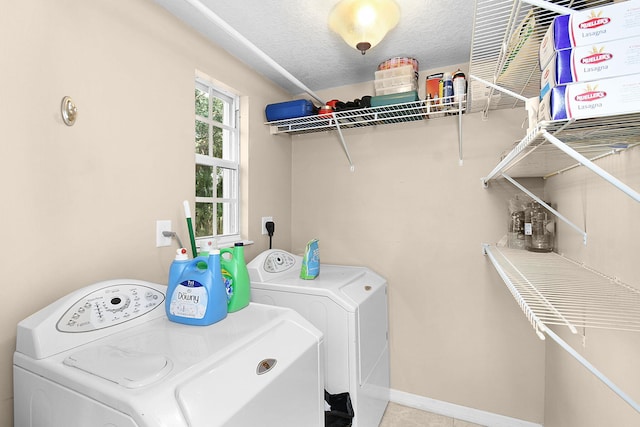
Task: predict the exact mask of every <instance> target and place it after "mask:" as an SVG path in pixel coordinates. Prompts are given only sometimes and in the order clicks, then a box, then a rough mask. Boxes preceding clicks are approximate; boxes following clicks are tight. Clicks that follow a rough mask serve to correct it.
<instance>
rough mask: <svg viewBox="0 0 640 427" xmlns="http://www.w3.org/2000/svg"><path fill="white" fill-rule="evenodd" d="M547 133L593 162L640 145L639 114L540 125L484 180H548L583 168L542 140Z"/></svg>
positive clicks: (503, 157)
mask: <svg viewBox="0 0 640 427" xmlns="http://www.w3.org/2000/svg"><path fill="white" fill-rule="evenodd" d="M546 134H550V135H553V136H554V137H555V138H557V139H559V140H561V141H562V142H563V143H564V145H565V146H567V147H569V148H570V149H571V150H573V151H575V152H576V153H578V154H580V155H581V156H584V157H585V158H587V159H588V160H590V161H594V160H597V159H600V158H602V157H606V156H608V155H611V154H618V153H620V152H622V151H625V150H627V149H629V148H632V147H635V146H637V145H639V144H640V113H634V114H624V115H617V116H607V117H595V118H589V119H580V120H560V121H552V122H541V123H539V124H538V125H537V127H536V128H535V129H534V130H533V131H531V132H530V133H529V134H528V135H526V136H525V137H524V138H523V139H522V140H521V141H520V142H519V143H517V144H516V145H515V146H514V147H513V148H512V149H511V151H510V152H508V153H505V154H504V155H503V156H502V159H501V161H500V163H499V164H498V165H497V166H496V167H495V168H494V170H493V171H491V172H490V173H489V174H488V175H487V177H485V178H483V181H484V182H485V183H486V182H487V181H489V180H491V179H494V178H500V177H501V174H503V173H508V174H509V175H510V176H512V177H514V178H527V177H529V178H530V177H542V178H549V177H551V176H553V175H556V174H558V173H561V172H564V171H567V170H569V169H572V168H574V167H577V166H581V165H582V163H581V162H580V161H579V160H577V159H576V158H575V157H572V156H571V155H568V154H567V153H566V152H562V151H561V150H559V149H558V147H557V146H555V145H553V144H552V143H550V142H549V140H548V139H547V138H545V135H546ZM639 201H640V200H639Z"/></svg>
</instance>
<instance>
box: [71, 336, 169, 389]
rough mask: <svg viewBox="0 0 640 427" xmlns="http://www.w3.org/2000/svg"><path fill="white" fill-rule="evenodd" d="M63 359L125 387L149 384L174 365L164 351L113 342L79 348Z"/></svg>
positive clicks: (166, 372)
mask: <svg viewBox="0 0 640 427" xmlns="http://www.w3.org/2000/svg"><path fill="white" fill-rule="evenodd" d="M63 363H64V364H65V365H67V366H72V367H74V368H78V369H80V370H83V371H85V372H88V373H90V374H93V375H96V376H98V377H100V378H104V379H106V380H109V381H112V382H115V383H117V384H120V385H121V386H123V387H126V388H138V387H143V386H146V385H149V384H151V383H153V382H155V381H157V380H159V379H160V378H162V377H164V376H165V375H167V374H168V373H169V372H170V371H171V368H172V366H173V364H172V363H171V361H170V360H169V359H167V358H166V357H165V356H164V355H162V354H152V353H143V352H137V351H131V350H125V349H122V348H119V347H116V346H112V345H101V346H96V347H90V348H87V349H85V350H81V351H78V352H76V353H73V354H71V355H70V356H68V357H67V358H66V359H65V360H64V362H63Z"/></svg>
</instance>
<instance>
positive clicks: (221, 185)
mask: <svg viewBox="0 0 640 427" xmlns="http://www.w3.org/2000/svg"><path fill="white" fill-rule="evenodd" d="M238 107H239V98H238V96H236V95H233V94H230V93H228V92H225V91H223V90H221V89H220V88H217V87H215V85H214V84H213V83H211V82H209V81H207V80H206V79H203V78H201V77H196V88H195V113H196V114H195V130H196V132H195V155H196V156H195V163H196V167H195V179H196V198H195V200H196V206H195V218H194V226H193V227H194V233H195V236H196V239H204V238H211V237H216V238H217V239H218V242H219V243H221V242H223V243H224V242H227V243H230V242H233V241H238V240H239V239H240V211H239V210H240V206H239V205H240V198H239V194H238V189H239V182H238V181H239V176H240V159H239V151H240V150H239V145H240V135H239V129H240V126H239V124H238V116H239V114H238V111H239V108H238Z"/></svg>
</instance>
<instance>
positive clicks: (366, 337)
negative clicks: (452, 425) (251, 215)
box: [247, 249, 389, 427]
mask: <svg viewBox="0 0 640 427" xmlns="http://www.w3.org/2000/svg"><path fill="white" fill-rule="evenodd" d="M247 267H248V269H249V275H250V278H251V299H252V301H256V302H259V303H264V304H272V305H276V306H281V307H289V308H293V309H294V310H296V311H297V312H298V313H300V314H301V315H302V316H303V317H304V318H306V319H307V320H309V321H310V322H311V323H312V324H313V325H315V326H316V327H317V328H318V329H320V331H322V333H323V334H324V359H325V363H324V366H325V381H326V389H327V391H328V392H329V393H331V394H338V393H342V392H349V394H350V397H351V401H352V404H353V409H354V413H355V417H354V419H353V427H377V426H378V425H379V424H380V420H381V419H382V415H383V414H384V411H385V409H386V407H387V403H388V402H389V343H388V327H387V325H388V320H387V319H388V316H387V282H386V280H385V279H384V278H382V277H381V276H379V275H378V274H376V273H374V272H373V271H371V270H370V269H368V268H366V267H354V266H340V265H328V264H321V265H320V274H319V275H318V277H316V278H315V279H313V280H304V279H301V278H300V269H301V267H302V258H301V257H299V256H296V255H292V254H290V253H288V252H285V251H282V250H277V249H270V250H268V251H265V252H263V253H261V254H260V255H258V256H257V257H256V258H255V259H253V260H252V261H251V262H250V263H249V264H248V265H247Z"/></svg>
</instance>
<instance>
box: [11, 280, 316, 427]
mask: <svg viewBox="0 0 640 427" xmlns="http://www.w3.org/2000/svg"><path fill="white" fill-rule="evenodd" d="M165 291H166V286H162V285H157V284H153V283H148V282H143V281H138V280H114V281H107V282H101V283H97V284H94V285H91V286H88V287H86V288H83V289H80V290H78V291H76V292H73V293H71V294H69V295H68V296H66V297H63V298H61V299H60V300H58V301H56V302H54V303H53V304H51V305H50V306H48V307H46V308H44V309H42V310H41V311H39V312H37V313H35V314H33V315H32V316H30V317H28V318H27V319H25V320H23V321H22V322H20V323H19V325H18V331H17V343H16V352H15V354H14V359H13V374H14V378H13V380H14V401H15V402H14V425H15V427H27V426H29V427H42V426H53V427H60V426H65V427H86V426H96V427H107V426H108V427H125V426H126V427H134V426H135V427H142V426H145V427H146V426H148V427H151V426H154V427H156V426H158V427H159V426H163V427H165V426H166V427H183V426H192V427H212V426H237V427H247V426H272V427H281V426H292V427H293V426H295V427H300V426H323V425H324V381H323V378H324V374H323V366H322V357H321V354H322V346H323V337H322V333H321V332H320V331H318V330H317V329H316V328H315V327H314V326H313V325H311V324H310V323H309V322H308V321H306V320H305V319H304V318H302V317H301V316H300V315H299V314H297V313H295V312H294V311H293V310H290V309H284V308H281V307H273V306H268V305H262V304H255V303H251V304H250V305H249V306H248V307H246V308H245V309H243V310H240V311H238V312H235V313H231V314H229V315H228V316H227V317H226V318H225V319H224V320H221V321H220V322H218V323H215V324H213V325H210V326H190V325H183V324H178V323H173V322H170V321H169V320H168V319H167V317H166V315H165V310H164V299H165Z"/></svg>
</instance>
